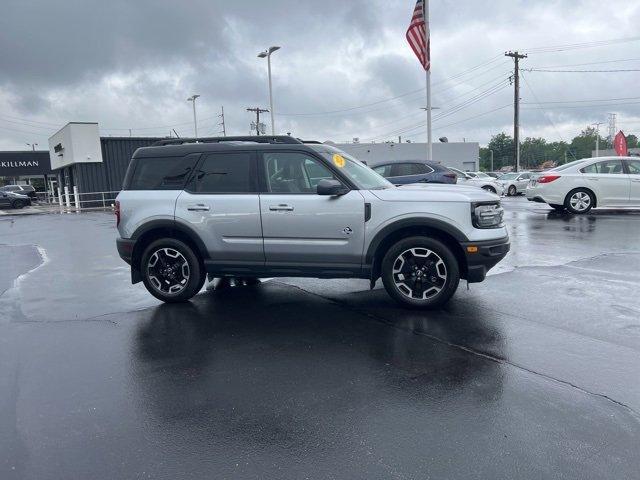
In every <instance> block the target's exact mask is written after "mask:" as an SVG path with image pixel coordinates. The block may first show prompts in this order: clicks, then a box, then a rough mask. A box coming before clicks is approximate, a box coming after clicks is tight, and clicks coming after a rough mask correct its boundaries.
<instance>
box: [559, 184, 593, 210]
mask: <svg viewBox="0 0 640 480" xmlns="http://www.w3.org/2000/svg"><path fill="white" fill-rule="evenodd" d="M594 204H595V198H594V196H593V193H591V192H590V191H589V190H587V189H586V188H576V189H575V190H572V191H571V192H569V193H568V194H567V197H566V198H565V201H564V206H565V207H566V209H567V210H569V211H570V212H571V213H577V214H581V213H587V212H589V210H591V209H592V208H593V205H594Z"/></svg>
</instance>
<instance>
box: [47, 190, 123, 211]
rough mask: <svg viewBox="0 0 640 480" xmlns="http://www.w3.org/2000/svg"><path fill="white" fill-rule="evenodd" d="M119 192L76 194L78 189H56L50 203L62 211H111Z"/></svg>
mask: <svg viewBox="0 0 640 480" xmlns="http://www.w3.org/2000/svg"><path fill="white" fill-rule="evenodd" d="M118 193H120V190H114V191H110V192H82V193H80V192H78V187H73V189H72V190H69V188H68V187H64V189H58V195H57V196H54V197H51V199H50V203H52V204H54V205H55V204H57V205H58V206H59V207H60V208H61V209H63V210H74V211H81V210H106V209H113V207H114V204H115V200H116V196H117V195H118Z"/></svg>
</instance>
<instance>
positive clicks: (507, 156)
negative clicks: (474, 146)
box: [480, 132, 513, 170]
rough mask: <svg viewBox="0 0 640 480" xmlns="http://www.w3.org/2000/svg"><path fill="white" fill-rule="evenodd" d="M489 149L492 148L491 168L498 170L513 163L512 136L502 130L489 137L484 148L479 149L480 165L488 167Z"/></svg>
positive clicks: (485, 168) (486, 168) (484, 167)
mask: <svg viewBox="0 0 640 480" xmlns="http://www.w3.org/2000/svg"><path fill="white" fill-rule="evenodd" d="M491 150H493V168H494V170H499V169H500V168H501V167H503V166H505V165H513V138H512V137H510V136H509V135H507V134H506V133H504V132H502V133H499V134H497V135H494V136H493V137H491V141H490V142H489V144H488V145H487V147H486V148H481V149H480V166H481V168H482V169H483V170H488V169H489V168H490V159H491Z"/></svg>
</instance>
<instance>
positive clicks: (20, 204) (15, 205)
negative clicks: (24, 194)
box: [13, 200, 26, 208]
mask: <svg viewBox="0 0 640 480" xmlns="http://www.w3.org/2000/svg"><path fill="white" fill-rule="evenodd" d="M25 205H26V203H25V202H24V201H23V200H16V201H15V202H13V208H24V206H25Z"/></svg>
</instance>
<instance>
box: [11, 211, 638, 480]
mask: <svg viewBox="0 0 640 480" xmlns="http://www.w3.org/2000/svg"><path fill="white" fill-rule="evenodd" d="M503 203H504V205H505V208H506V210H507V216H506V218H507V222H508V225H509V229H510V234H511V240H512V251H511V253H510V254H509V256H508V257H507V258H506V259H505V260H504V261H503V262H502V263H501V264H500V265H499V266H498V267H497V268H496V269H495V271H493V272H492V275H490V276H489V277H488V278H487V280H486V281H485V282H484V283H482V284H473V285H471V286H470V289H469V290H467V289H466V285H464V283H461V286H460V288H459V290H458V292H457V293H456V295H455V297H454V298H453V300H452V301H451V302H450V303H449V304H448V305H447V306H446V307H445V308H443V309H442V310H439V311H435V312H419V311H408V310H404V309H402V308H400V307H398V306H397V305H396V304H395V303H393V301H392V300H391V299H389V297H388V296H387V295H386V293H385V292H384V290H383V289H381V287H380V285H377V287H376V288H375V289H374V290H372V291H369V289H368V282H366V281H360V280H332V281H329V280H315V279H273V280H268V281H265V282H263V283H262V284H261V285H259V286H250V287H234V288H227V289H222V290H214V289H209V290H203V291H202V292H201V293H200V294H199V295H198V296H197V297H195V299H194V300H192V301H191V302H189V303H187V304H183V305H161V304H159V302H158V301H156V300H155V299H154V298H153V297H151V296H150V295H149V294H147V292H146V290H145V289H144V287H143V286H141V284H138V285H135V286H132V285H130V282H129V273H128V267H127V265H126V264H124V263H123V262H122V261H121V260H120V259H119V258H118V256H117V253H116V251H115V245H114V239H115V235H116V232H115V226H114V220H113V218H112V215H110V214H107V213H86V214H85V213H83V214H63V215H53V214H50V215H29V216H20V217H18V216H11V215H5V216H2V217H0V479H2V480H5V479H7V480H9V479H38V480H41V479H66V480H68V479H89V478H90V479H121V478H122V479H130V478H161V479H182V478H189V479H205V478H206V479H209V478H216V479H217V478H241V479H245V478H276V479H303V478H322V479H325V478H336V479H343V478H344V479H359V478H362V479H378V478H380V479H389V478H399V479H404V478H407V479H409V478H416V479H426V478H434V479H442V478H447V479H471V478H477V479H489V478H490V479H503V478H504V479H513V478H522V479H529V478H531V479H540V478H567V479H574V478H575V479H592V478H593V479H601V478H616V479H634V478H640V473H639V472H640V300H639V299H638V291H639V287H640V213H638V212H636V213H629V212H612V211H597V212H594V213H593V214H591V215H586V216H571V215H559V214H555V213H551V212H550V211H549V210H548V209H547V208H546V207H545V206H544V205H536V204H530V203H528V202H526V200H524V199H523V198H507V199H505V201H504V202H503Z"/></svg>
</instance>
